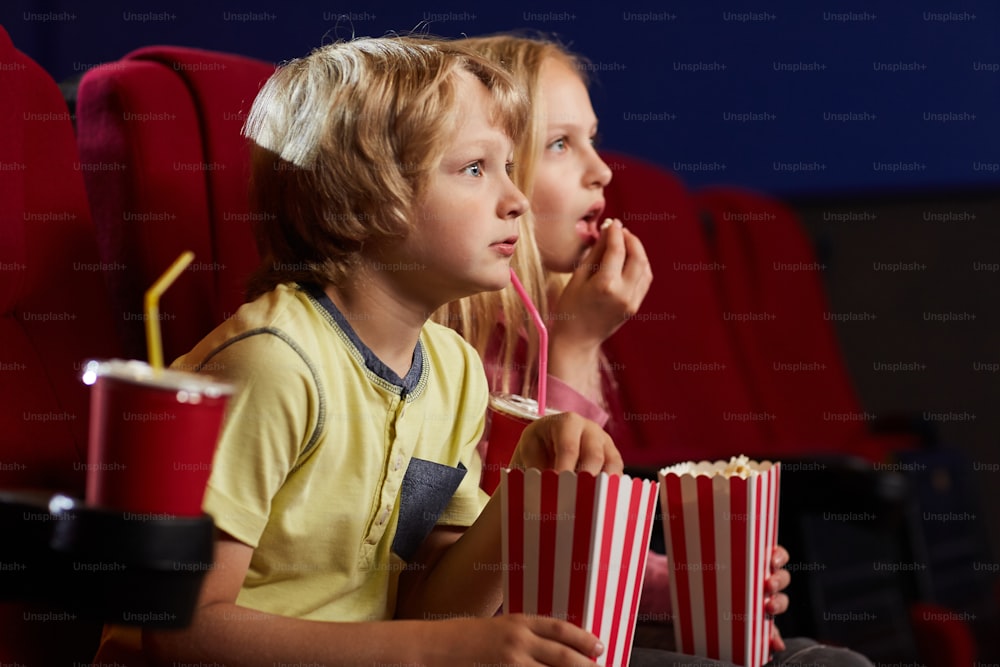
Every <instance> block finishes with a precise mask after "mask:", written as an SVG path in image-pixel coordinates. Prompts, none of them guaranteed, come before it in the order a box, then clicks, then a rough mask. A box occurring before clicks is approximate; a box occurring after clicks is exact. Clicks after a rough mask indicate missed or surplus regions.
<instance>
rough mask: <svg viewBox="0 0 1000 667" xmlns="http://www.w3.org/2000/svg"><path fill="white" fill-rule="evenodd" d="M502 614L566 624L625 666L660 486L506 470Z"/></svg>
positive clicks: (620, 478) (607, 661) (608, 659)
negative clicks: (596, 639)
mask: <svg viewBox="0 0 1000 667" xmlns="http://www.w3.org/2000/svg"><path fill="white" fill-rule="evenodd" d="M500 493H501V499H502V507H503V510H502V511H503V529H502V532H503V573H504V578H503V580H504V606H503V609H504V613H508V614H513V613H525V614H537V615H542V616H552V617H555V618H561V619H564V620H568V621H569V622H571V623H573V624H574V625H577V626H579V627H581V628H583V629H585V630H587V631H589V632H592V633H594V634H595V635H597V636H598V637H600V639H601V641H602V642H603V643H604V646H605V650H604V653H603V654H602V655H601V656H600V657H599V658H598V659H597V663H598V664H600V665H615V666H616V667H617V666H619V665H628V663H629V657H630V652H631V648H632V639H633V631H634V629H635V621H636V612H637V609H638V607H639V594H640V591H641V588H642V578H643V574H644V573H645V566H646V553H647V551H648V549H649V535H650V531H651V530H652V527H653V518H654V515H655V511H656V498H657V483H656V482H655V481H650V480H641V479H632V478H630V477H628V476H627V475H608V474H606V473H601V474H599V475H596V476H594V475H590V474H586V473H581V474H576V473H572V472H562V473H555V472H553V471H551V470H547V471H539V470H527V471H523V470H504V471H503V472H502V476H501V481H500Z"/></svg>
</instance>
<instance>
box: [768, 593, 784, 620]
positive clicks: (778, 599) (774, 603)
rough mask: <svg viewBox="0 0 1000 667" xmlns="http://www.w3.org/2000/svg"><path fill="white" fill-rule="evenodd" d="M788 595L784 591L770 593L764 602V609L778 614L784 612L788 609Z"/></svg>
mask: <svg viewBox="0 0 1000 667" xmlns="http://www.w3.org/2000/svg"><path fill="white" fill-rule="evenodd" d="M789 602H790V601H789V599H788V596H787V595H785V594H784V593H777V594H776V595H772V596H771V598H770V599H769V600H768V601H767V602H765V603H764V611H766V612H767V613H769V614H773V615H778V614H784V613H785V612H786V611H788V604H789Z"/></svg>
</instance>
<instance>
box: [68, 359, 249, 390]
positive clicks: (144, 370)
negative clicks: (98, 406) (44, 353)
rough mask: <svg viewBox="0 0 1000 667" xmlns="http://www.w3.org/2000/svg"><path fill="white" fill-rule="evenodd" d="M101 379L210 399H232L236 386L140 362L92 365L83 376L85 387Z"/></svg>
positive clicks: (94, 363)
mask: <svg viewBox="0 0 1000 667" xmlns="http://www.w3.org/2000/svg"><path fill="white" fill-rule="evenodd" d="M99 377H115V378H117V379H119V380H124V381H126V382H133V383H135V384H150V385H153V386H156V387H160V388H162V389H167V390H174V391H184V392H188V393H189V394H193V395H194V394H196V395H201V396H207V397H209V398H217V397H220V396H229V395H231V394H232V393H233V391H234V387H233V385H231V384H228V383H225V382H219V381H217V380H213V379H212V378H211V377H210V376H208V375H202V374H201V373H189V372H186V371H178V370H174V369H172V368H161V369H156V368H153V367H152V366H150V365H149V364H147V363H146V362H145V361H139V360H137V359H128V360H126V359H108V360H104V361H99V360H90V361H88V362H87V363H86V364H85V365H84V367H83V373H82V374H81V379H82V380H83V383H84V384H88V385H90V384H94V383H95V382H97V378H99Z"/></svg>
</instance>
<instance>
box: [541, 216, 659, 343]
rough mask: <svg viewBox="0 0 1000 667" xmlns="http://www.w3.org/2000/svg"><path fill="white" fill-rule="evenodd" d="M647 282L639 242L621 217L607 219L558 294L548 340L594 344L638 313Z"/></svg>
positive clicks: (647, 268) (647, 269)
mask: <svg viewBox="0 0 1000 667" xmlns="http://www.w3.org/2000/svg"><path fill="white" fill-rule="evenodd" d="M652 281H653V272H652V269H651V268H650V265H649V258H648V257H646V251H645V249H644V248H643V247H642V242H641V241H639V238H638V237H637V236H636V235H635V234H633V233H632V232H630V231H629V230H627V229H625V227H624V226H623V225H622V223H621V221H620V220H614V221H612V224H611V225H610V226H608V227H607V228H606V229H604V230H603V231H602V232H601V237H600V238H599V239H598V241H597V243H595V244H594V246H593V247H592V248H591V249H590V251H589V252H588V253H587V254H586V255H585V256H584V258H583V260H582V261H581V263H580V264H579V266H577V268H576V270H575V271H573V275H572V277H571V278H570V280H569V283H568V284H567V285H566V287H565V289H564V290H563V292H562V294H561V295H560V296H559V299H558V301H557V303H556V304H555V308H553V318H552V320H553V321H552V325H551V327H550V332H549V337H550V339H552V340H554V339H559V340H561V341H568V344H570V345H584V346H588V345H589V346H591V347H596V346H599V345H600V344H601V343H603V342H604V341H605V340H606V339H607V338H608V337H609V336H611V334H613V333H614V332H615V331H617V330H618V328H619V327H620V326H621V325H622V324H624V323H625V321H626V320H627V319H628V318H629V317H631V316H632V315H635V313H636V312H638V310H639V307H640V306H641V305H642V301H643V299H644V298H645V297H646V293H647V292H648V291H649V286H650V284H651V283H652Z"/></svg>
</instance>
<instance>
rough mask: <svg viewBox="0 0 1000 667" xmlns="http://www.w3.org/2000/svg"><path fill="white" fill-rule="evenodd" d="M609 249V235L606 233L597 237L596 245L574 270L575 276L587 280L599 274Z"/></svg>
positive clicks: (591, 247)
mask: <svg viewBox="0 0 1000 667" xmlns="http://www.w3.org/2000/svg"><path fill="white" fill-rule="evenodd" d="M607 249H608V235H607V234H606V233H604V232H602V233H601V234H600V236H598V237H597V241H596V242H595V243H594V245H592V246H590V248H589V249H588V250H587V253H586V254H585V255H584V256H583V257H582V258H581V259H580V263H579V264H578V265H577V266H576V268H574V270H573V276H574V277H576V276H580V278H581V279H587V278H589V277H590V276H591V275H593V274H594V273H596V272H597V270H598V269H599V268H600V266H601V262H602V261H603V258H604V253H605V252H607Z"/></svg>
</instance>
